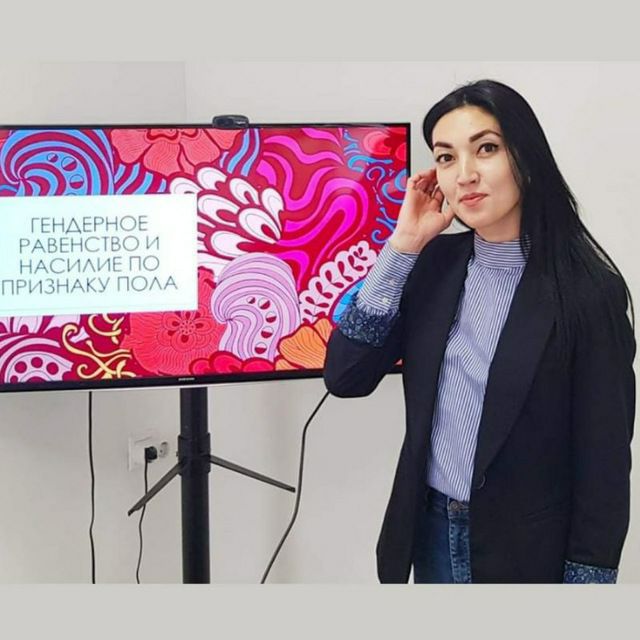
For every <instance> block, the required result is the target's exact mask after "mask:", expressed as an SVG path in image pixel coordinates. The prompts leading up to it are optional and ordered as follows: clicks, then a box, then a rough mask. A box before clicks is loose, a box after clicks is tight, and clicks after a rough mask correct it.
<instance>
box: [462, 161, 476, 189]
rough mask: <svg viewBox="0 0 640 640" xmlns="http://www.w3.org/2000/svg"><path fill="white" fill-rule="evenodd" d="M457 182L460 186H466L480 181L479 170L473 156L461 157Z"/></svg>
mask: <svg viewBox="0 0 640 640" xmlns="http://www.w3.org/2000/svg"><path fill="white" fill-rule="evenodd" d="M459 167H460V170H459V171H458V178H457V183H458V186H461V187H463V186H465V185H468V184H474V183H475V182H478V178H479V175H478V171H477V168H476V165H475V162H474V161H473V159H472V158H461V159H460V164H459Z"/></svg>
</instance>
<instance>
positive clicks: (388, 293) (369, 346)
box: [324, 246, 418, 398]
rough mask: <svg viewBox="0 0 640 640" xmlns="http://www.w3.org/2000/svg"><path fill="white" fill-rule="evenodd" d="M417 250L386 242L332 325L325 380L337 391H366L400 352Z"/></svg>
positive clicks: (344, 393)
mask: <svg viewBox="0 0 640 640" xmlns="http://www.w3.org/2000/svg"><path fill="white" fill-rule="evenodd" d="M417 257H418V256H417V254H411V255H409V254H400V253H398V252H396V251H395V250H393V249H392V248H391V247H389V246H385V248H384V249H383V251H382V252H381V254H380V256H379V258H378V261H377V262H376V264H375V265H374V267H373V269H372V271H371V272H370V273H369V275H368V276H367V278H366V279H365V282H364V285H363V287H362V288H361V289H360V291H359V292H358V293H357V294H356V295H354V296H353V297H352V299H351V301H350V303H349V304H348V305H347V308H346V309H345V311H344V313H343V314H342V316H341V318H340V320H339V323H338V326H337V327H336V328H335V329H334V330H333V332H332V334H331V336H330V338H329V341H328V344H327V353H326V358H325V363H324V381H325V385H326V387H327V389H328V390H329V391H330V392H331V393H332V394H333V395H335V396H338V397H342V398H353V397H361V396H366V395H369V394H370V393H371V392H372V391H373V390H374V389H375V388H376V387H377V386H378V383H379V382H380V380H382V378H383V377H384V376H385V374H386V373H388V372H389V370H390V369H391V368H392V367H393V365H394V364H395V363H396V362H397V361H398V360H399V359H400V358H401V357H402V344H403V330H404V318H403V314H404V310H405V298H406V291H407V282H408V280H409V276H410V274H411V272H412V270H413V267H414V266H415V263H416V260H417Z"/></svg>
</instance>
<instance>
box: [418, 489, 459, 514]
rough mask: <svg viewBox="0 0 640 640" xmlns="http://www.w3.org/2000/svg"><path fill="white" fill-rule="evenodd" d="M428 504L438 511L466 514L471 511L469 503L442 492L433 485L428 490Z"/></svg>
mask: <svg viewBox="0 0 640 640" xmlns="http://www.w3.org/2000/svg"><path fill="white" fill-rule="evenodd" d="M426 501H427V506H428V507H429V508H430V509H432V510H434V511H437V512H438V513H443V514H447V515H449V516H451V515H454V514H460V515H466V514H468V513H469V503H468V502H463V501H462V500H455V499H454V498H450V497H449V496H447V495H445V494H444V493H441V492H440V491H438V490H437V489H434V488H433V487H427V490H426Z"/></svg>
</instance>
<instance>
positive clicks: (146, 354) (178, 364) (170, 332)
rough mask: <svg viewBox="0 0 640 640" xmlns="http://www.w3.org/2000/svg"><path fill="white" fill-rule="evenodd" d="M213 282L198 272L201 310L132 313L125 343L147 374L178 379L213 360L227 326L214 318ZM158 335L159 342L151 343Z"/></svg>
mask: <svg viewBox="0 0 640 640" xmlns="http://www.w3.org/2000/svg"><path fill="white" fill-rule="evenodd" d="M212 293H213V281H212V279H211V274H210V273H209V272H207V271H205V270H202V269H201V270H199V271H198V309H197V310H194V311H166V312H163V313H132V314H131V315H130V317H129V323H130V333H129V335H127V336H126V337H125V338H124V340H123V341H122V347H123V348H124V349H131V350H132V352H133V355H134V356H135V358H136V360H137V361H138V362H139V363H140V365H142V366H143V367H144V368H145V369H146V370H147V371H151V372H153V373H157V374H158V375H172V374H173V375H176V374H181V373H184V372H185V371H188V370H189V367H190V364H191V362H192V361H193V360H195V359H198V358H207V357H209V356H210V355H211V354H212V353H213V352H214V351H215V350H216V349H217V347H218V343H219V342H220V338H221V337H222V334H223V333H224V330H225V327H224V325H221V324H218V323H217V322H216V321H215V319H214V318H213V316H212V315H211V311H210V306H211V295H212ZM150 335H155V336H156V337H157V340H156V341H155V342H154V341H151V340H149V336H150Z"/></svg>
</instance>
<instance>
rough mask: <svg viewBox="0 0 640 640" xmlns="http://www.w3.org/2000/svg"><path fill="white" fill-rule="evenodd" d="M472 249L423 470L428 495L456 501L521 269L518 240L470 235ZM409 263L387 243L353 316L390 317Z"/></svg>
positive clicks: (465, 489)
mask: <svg viewBox="0 0 640 640" xmlns="http://www.w3.org/2000/svg"><path fill="white" fill-rule="evenodd" d="M473 247H474V250H473V253H472V255H471V258H470V259H469V263H468V265H467V276H466V279H465V282H464V290H463V292H462V295H461V296H460V302H459V306H458V309H457V312H456V316H455V319H454V321H453V323H452V325H451V328H450V330H449V336H448V339H447V346H446V349H445V353H444V358H443V362H442V367H441V369H440V376H439V379H438V390H437V397H436V403H435V407H434V415H433V425H432V433H431V447H430V449H429V454H428V458H427V468H426V480H427V483H428V484H429V485H430V486H431V487H433V488H434V489H437V490H438V491H441V492H442V493H444V494H446V495H448V496H450V497H452V498H455V499H457V500H463V501H468V500H469V496H470V492H471V478H472V475H473V460H474V457H475V451H476V443H477V438H478V428H479V426H480V418H481V414H482V405H483V402H484V394H485V390H486V386H487V378H488V375H489V366H490V364H491V360H492V359H493V354H494V352H495V349H496V345H497V343H498V338H499V336H500V333H501V331H502V328H503V326H504V323H505V320H506V318H507V314H508V312H509V307H510V306H511V300H512V299H513V294H514V293H515V290H516V287H517V285H518V282H519V281H520V277H521V276H522V272H523V271H524V267H525V264H526V261H525V258H524V256H523V255H522V252H521V250H520V242H519V240H512V241H509V242H499V243H494V242H487V241H485V240H483V239H482V238H481V237H480V236H479V235H478V234H475V235H474V245H473ZM417 257H418V254H405V253H400V252H398V251H396V250H395V249H393V247H391V245H390V244H389V243H387V244H386V245H385V246H384V247H383V249H382V251H381V252H380V255H379V257H378V260H376V263H375V265H374V267H373V268H372V269H371V271H370V272H369V274H368V275H367V277H366V278H365V281H364V284H363V286H362V289H361V291H360V293H359V295H358V298H357V300H356V304H357V306H358V308H359V309H361V310H362V311H365V312H367V313H371V314H375V315H385V314H389V313H393V312H395V311H397V310H398V307H399V304H400V297H401V295H402V290H403V288H404V284H405V282H406V280H407V277H408V275H409V273H410V272H411V269H412V268H413V266H414V264H415V261H416V259H417Z"/></svg>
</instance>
